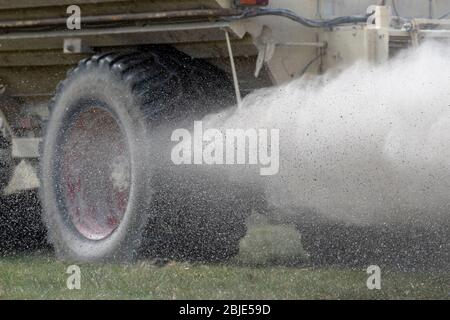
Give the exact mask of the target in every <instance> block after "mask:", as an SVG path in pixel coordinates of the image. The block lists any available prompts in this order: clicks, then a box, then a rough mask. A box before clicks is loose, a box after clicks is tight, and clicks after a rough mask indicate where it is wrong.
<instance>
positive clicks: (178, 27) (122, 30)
mask: <svg viewBox="0 0 450 320" xmlns="http://www.w3.org/2000/svg"><path fill="white" fill-rule="evenodd" d="M229 25H230V23H229V22H216V23H209V22H205V23H183V24H182V23H180V24H167V25H162V24H158V25H155V26H147V27H117V28H99V29H85V30H83V29H81V30H74V31H68V30H61V31H43V32H31V31H30V32H16V33H7V34H0V40H19V39H45V38H71V37H83V36H95V35H119V34H127V33H146V32H162V31H164V32H165V31H185V30H199V29H213V28H224V27H228V26H229Z"/></svg>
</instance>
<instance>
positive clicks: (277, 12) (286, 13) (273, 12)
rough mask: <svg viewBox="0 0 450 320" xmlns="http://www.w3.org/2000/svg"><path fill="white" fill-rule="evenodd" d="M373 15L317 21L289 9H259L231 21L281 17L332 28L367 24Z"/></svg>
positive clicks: (246, 12) (314, 25)
mask: <svg viewBox="0 0 450 320" xmlns="http://www.w3.org/2000/svg"><path fill="white" fill-rule="evenodd" d="M371 15H372V13H371V14H366V15H364V16H344V17H337V18H333V19H328V20H317V19H308V18H304V17H302V16H299V15H297V14H296V13H295V12H293V11H291V10H287V9H271V8H258V9H248V10H245V11H244V12H243V14H241V15H239V16H236V17H232V18H230V19H229V20H234V19H244V18H254V17H260V16H280V17H284V18H287V19H290V20H292V21H295V22H298V23H300V24H301V25H304V26H305V27H310V28H331V27H335V26H338V25H343V24H355V23H361V22H367V18H368V17H370V16H371Z"/></svg>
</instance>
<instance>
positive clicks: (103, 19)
mask: <svg viewBox="0 0 450 320" xmlns="http://www.w3.org/2000/svg"><path fill="white" fill-rule="evenodd" d="M242 12H243V11H242V10H238V9H200V10H177V11H162V12H145V13H125V14H115V15H103V16H86V17H83V16H82V17H81V22H82V23H83V24H103V23H117V22H136V21H150V20H168V19H181V18H192V19H195V18H197V19H200V18H204V19H207V18H218V17H230V16H238V15H240V14H242ZM66 23H67V18H47V19H34V20H3V21H0V29H2V28H3V29H14V28H31V27H49V26H65V25H66Z"/></svg>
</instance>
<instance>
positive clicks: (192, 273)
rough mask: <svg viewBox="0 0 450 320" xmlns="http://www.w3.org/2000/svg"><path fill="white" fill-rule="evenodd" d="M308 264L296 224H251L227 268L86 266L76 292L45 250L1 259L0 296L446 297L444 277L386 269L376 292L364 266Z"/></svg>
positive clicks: (448, 283)
mask: <svg viewBox="0 0 450 320" xmlns="http://www.w3.org/2000/svg"><path fill="white" fill-rule="evenodd" d="M307 264H308V257H307V255H306V253H305V252H304V250H303V249H302V246H301V242H300V235H299V233H298V232H297V231H296V229H295V228H293V227H290V226H267V225H265V224H264V222H258V221H256V222H255V223H254V224H253V226H252V227H251V228H250V229H249V232H248V234H247V236H246V237H245V238H244V239H242V241H241V250H240V253H239V255H238V256H237V257H236V258H235V259H234V260H232V261H231V263H230V264H229V265H206V264H189V263H169V264H167V265H165V266H163V267H158V266H155V265H153V264H151V263H148V262H140V263H137V264H134V265H99V264H97V265H86V264H85V265H80V267H81V290H69V289H67V287H66V281H67V277H68V276H69V275H68V274H66V270H67V267H68V266H69V265H70V264H69V263H64V262H61V261H57V260H56V259H55V258H53V257H52V256H51V255H49V254H47V255H42V254H34V255H32V256H17V257H4V258H0V299H80V298H81V299H431V298H438V299H450V295H449V294H450V275H449V274H438V273H435V274H426V273H400V272H393V271H389V270H384V269H383V270H382V275H381V278H382V288H381V290H368V289H367V287H366V280H367V277H368V275H367V274H366V272H365V270H348V269H336V268H335V269H333V268H331V267H330V268H328V269H313V268H310V267H307ZM288 266H292V267H288Z"/></svg>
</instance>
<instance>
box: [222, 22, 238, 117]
mask: <svg viewBox="0 0 450 320" xmlns="http://www.w3.org/2000/svg"><path fill="white" fill-rule="evenodd" d="M225 39H226V41H227V47H228V55H229V56H230V64H231V72H232V74H233V84H234V91H235V92H236V100H237V105H238V108H240V107H241V105H242V96H241V90H240V89H239V80H238V77H237V72H236V65H235V64H234V56H233V49H232V48H231V41H230V36H229V35H228V31H227V30H225Z"/></svg>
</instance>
